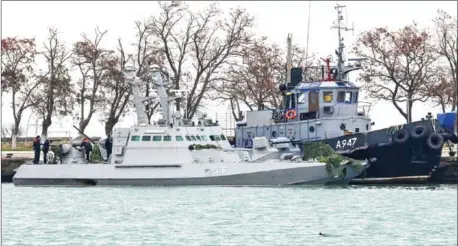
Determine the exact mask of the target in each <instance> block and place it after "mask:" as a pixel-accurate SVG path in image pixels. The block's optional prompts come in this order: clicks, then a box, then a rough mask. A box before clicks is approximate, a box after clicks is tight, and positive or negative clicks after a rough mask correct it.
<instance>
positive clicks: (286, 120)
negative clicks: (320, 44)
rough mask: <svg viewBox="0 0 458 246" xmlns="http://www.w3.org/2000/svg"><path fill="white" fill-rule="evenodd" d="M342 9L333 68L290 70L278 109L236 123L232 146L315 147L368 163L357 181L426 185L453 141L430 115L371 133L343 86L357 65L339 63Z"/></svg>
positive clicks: (350, 89) (350, 87) (364, 111)
mask: <svg viewBox="0 0 458 246" xmlns="http://www.w3.org/2000/svg"><path fill="white" fill-rule="evenodd" d="M342 7H344V6H339V5H338V6H337V7H336V9H337V12H338V19H337V21H336V25H335V28H337V30H338V41H339V47H338V50H337V51H336V54H337V65H336V66H331V65H330V59H325V62H326V67H325V66H321V67H312V68H307V70H306V71H305V74H306V76H305V78H302V68H291V73H290V75H289V76H288V78H287V80H288V81H287V83H286V84H282V85H280V91H281V93H282V94H283V97H284V104H283V106H284V107H283V108H281V109H274V110H260V111H248V112H247V113H246V118H245V119H246V121H243V122H238V123H237V127H236V143H235V145H236V146H237V147H245V148H251V146H252V142H253V140H252V139H253V138H254V137H267V138H269V139H275V138H279V137H286V138H289V139H291V140H294V141H300V142H311V141H321V142H325V143H327V144H329V145H330V146H331V147H332V148H333V149H334V150H335V151H336V152H337V153H339V154H342V155H344V156H347V157H350V158H353V159H358V160H370V161H371V165H370V167H369V168H368V169H366V171H365V172H364V173H363V174H361V175H360V178H365V179H369V178H372V179H376V180H377V179H378V178H391V181H393V180H401V181H403V182H405V181H406V180H407V181H408V180H409V178H412V177H414V178H415V179H417V180H418V179H419V177H418V176H421V177H423V178H424V179H427V177H429V176H431V173H432V172H434V170H435V168H436V167H437V166H438V164H439V161H440V158H441V151H442V147H443V144H444V142H446V141H448V140H450V141H452V142H455V143H456V141H457V137H456V135H455V134H454V133H453V132H450V131H449V130H447V129H446V128H444V127H443V126H442V125H441V124H440V123H439V122H438V121H437V120H435V119H433V118H432V116H431V115H428V117H427V118H426V119H422V120H421V121H418V122H413V123H410V124H404V125H399V126H392V127H389V128H385V129H381V130H376V131H371V125H372V123H371V119H370V118H369V116H368V113H369V110H370V104H368V103H363V102H360V101H359V100H358V95H359V90H360V88H359V87H357V86H356V85H355V84H354V83H352V82H350V81H348V73H349V72H351V71H355V70H358V69H360V68H361V66H360V64H358V63H359V60H358V59H348V60H349V62H350V61H352V62H354V64H353V65H350V64H347V65H345V64H344V60H343V49H344V47H345V46H344V43H343V39H342V38H341V30H345V31H348V30H351V29H348V28H346V27H344V26H343V25H342V20H343V16H342V11H341V8H342ZM288 41H289V46H290V42H291V40H288ZM288 59H290V58H288ZM288 64H291V63H290V60H289V61H288ZM290 67H291V66H289V68H290ZM289 68H288V69H289ZM405 177H408V178H405ZM393 178H394V179H393Z"/></svg>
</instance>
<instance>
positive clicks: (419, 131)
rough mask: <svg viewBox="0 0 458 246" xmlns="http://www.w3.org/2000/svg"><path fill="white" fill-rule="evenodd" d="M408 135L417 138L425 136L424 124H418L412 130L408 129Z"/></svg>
mask: <svg viewBox="0 0 458 246" xmlns="http://www.w3.org/2000/svg"><path fill="white" fill-rule="evenodd" d="M410 136H412V138H415V139H418V138H423V137H425V136H426V126H424V125H418V126H416V127H415V128H414V129H412V131H410Z"/></svg>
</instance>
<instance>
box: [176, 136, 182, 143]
mask: <svg viewBox="0 0 458 246" xmlns="http://www.w3.org/2000/svg"><path fill="white" fill-rule="evenodd" d="M175 139H176V140H177V141H178V142H182V141H183V137H182V136H175Z"/></svg>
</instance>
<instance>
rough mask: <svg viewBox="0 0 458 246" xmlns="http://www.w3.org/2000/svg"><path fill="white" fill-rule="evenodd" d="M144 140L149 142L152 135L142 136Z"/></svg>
mask: <svg viewBox="0 0 458 246" xmlns="http://www.w3.org/2000/svg"><path fill="white" fill-rule="evenodd" d="M142 141H143V142H149V141H151V136H142Z"/></svg>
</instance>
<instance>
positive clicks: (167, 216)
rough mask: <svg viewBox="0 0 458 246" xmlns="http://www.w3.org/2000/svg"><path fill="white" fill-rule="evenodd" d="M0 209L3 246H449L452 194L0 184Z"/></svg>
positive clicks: (450, 189) (453, 229)
mask: <svg viewBox="0 0 458 246" xmlns="http://www.w3.org/2000/svg"><path fill="white" fill-rule="evenodd" d="M2 206H3V207H2V212H3V214H2V245H40V246H42V245H390V246H391V245H403V246H404V245H457V230H458V228H457V188H456V186H398V187H361V186H359V187H352V186H350V187H346V188H323V187H293V188H236V187H160V188H159V187H141V188H135V187H90V188H68V187H66V188H33V187H14V186H13V185H11V184H7V185H2ZM320 232H322V233H324V234H325V236H319V233H320Z"/></svg>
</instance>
